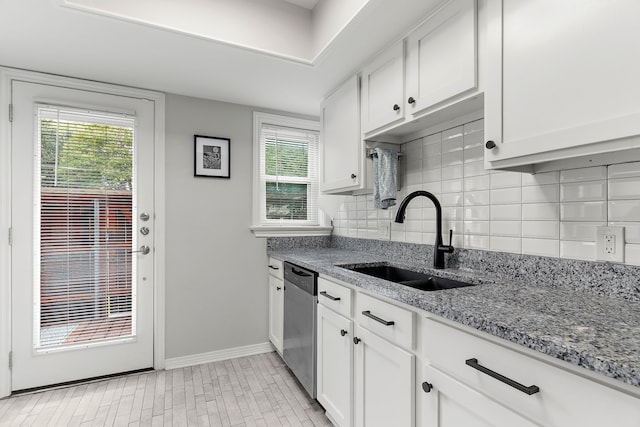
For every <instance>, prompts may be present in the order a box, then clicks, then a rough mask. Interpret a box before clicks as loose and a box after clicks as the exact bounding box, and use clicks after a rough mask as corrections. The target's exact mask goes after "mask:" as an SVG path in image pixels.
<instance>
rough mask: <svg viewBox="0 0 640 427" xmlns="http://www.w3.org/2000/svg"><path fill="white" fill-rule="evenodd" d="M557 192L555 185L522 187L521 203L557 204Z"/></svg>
mask: <svg viewBox="0 0 640 427" xmlns="http://www.w3.org/2000/svg"><path fill="white" fill-rule="evenodd" d="M559 192H560V191H559V188H558V185H557V184H549V185H532V186H529V187H522V203H544V202H557V201H558V200H559V199H560V198H559Z"/></svg>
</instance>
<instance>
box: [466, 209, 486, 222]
mask: <svg viewBox="0 0 640 427" xmlns="http://www.w3.org/2000/svg"><path fill="white" fill-rule="evenodd" d="M490 209H491V207H490V206H468V207H465V208H464V219H465V220H476V221H487V220H489V216H490Z"/></svg>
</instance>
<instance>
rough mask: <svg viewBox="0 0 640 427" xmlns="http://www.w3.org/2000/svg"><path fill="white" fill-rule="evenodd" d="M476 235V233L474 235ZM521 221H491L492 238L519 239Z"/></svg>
mask: <svg viewBox="0 0 640 427" xmlns="http://www.w3.org/2000/svg"><path fill="white" fill-rule="evenodd" d="M476 234H478V233H476ZM521 234H522V221H491V235H492V236H506V237H518V238H519V237H521Z"/></svg>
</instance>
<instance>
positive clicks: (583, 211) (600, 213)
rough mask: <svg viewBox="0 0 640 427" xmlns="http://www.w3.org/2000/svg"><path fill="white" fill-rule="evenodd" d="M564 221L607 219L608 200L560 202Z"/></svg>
mask: <svg viewBox="0 0 640 427" xmlns="http://www.w3.org/2000/svg"><path fill="white" fill-rule="evenodd" d="M560 218H561V220H562V221H580V222H585V221H606V220H607V202H604V201H603V202H566V203H561V204H560Z"/></svg>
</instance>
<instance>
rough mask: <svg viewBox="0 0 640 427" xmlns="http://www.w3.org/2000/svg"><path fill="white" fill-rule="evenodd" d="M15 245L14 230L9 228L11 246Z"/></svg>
mask: <svg viewBox="0 0 640 427" xmlns="http://www.w3.org/2000/svg"><path fill="white" fill-rule="evenodd" d="M12 245H13V228H11V227H9V246H12Z"/></svg>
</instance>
